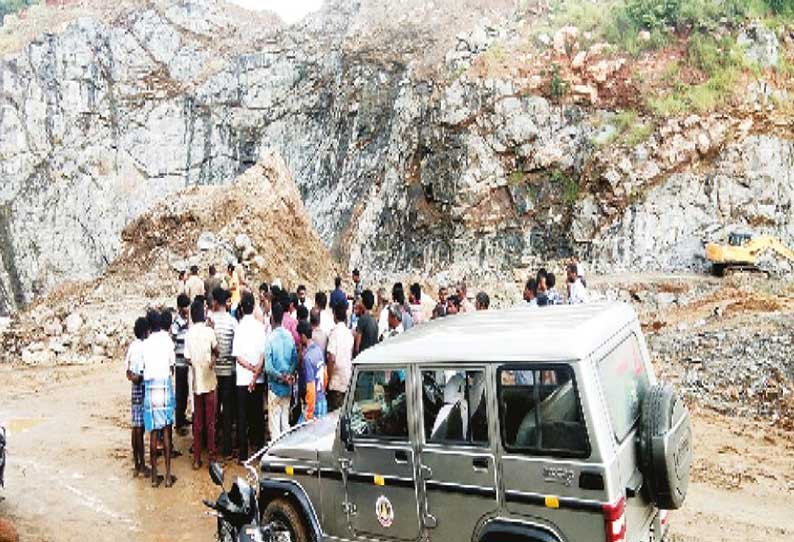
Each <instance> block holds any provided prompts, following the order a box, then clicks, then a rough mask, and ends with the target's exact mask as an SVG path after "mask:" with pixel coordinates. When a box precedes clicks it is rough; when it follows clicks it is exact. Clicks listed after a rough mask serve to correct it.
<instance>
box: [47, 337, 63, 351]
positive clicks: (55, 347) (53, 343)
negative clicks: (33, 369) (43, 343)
mask: <svg viewBox="0 0 794 542" xmlns="http://www.w3.org/2000/svg"><path fill="white" fill-rule="evenodd" d="M49 349H50V352H52V353H54V354H63V353H64V352H66V347H65V346H64V345H63V343H62V342H61V341H60V340H59V339H50V344H49Z"/></svg>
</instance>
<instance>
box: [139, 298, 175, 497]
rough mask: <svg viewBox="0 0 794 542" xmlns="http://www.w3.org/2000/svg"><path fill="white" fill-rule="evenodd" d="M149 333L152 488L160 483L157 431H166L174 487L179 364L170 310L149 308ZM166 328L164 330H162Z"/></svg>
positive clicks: (146, 371) (146, 367) (147, 422)
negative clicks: (175, 376)
mask: <svg viewBox="0 0 794 542" xmlns="http://www.w3.org/2000/svg"><path fill="white" fill-rule="evenodd" d="M146 319H147V320H148V321H149V329H150V335H149V338H147V339H146V340H145V341H144V343H143V381H144V386H145V391H144V399H143V408H144V411H143V422H144V427H145V428H146V431H147V432H148V433H149V461H150V463H151V466H152V487H157V486H159V485H160V482H161V481H162V479H161V478H160V477H158V475H157V433H158V431H161V430H162V432H163V457H164V460H165V485H166V487H171V486H172V485H173V484H174V481H175V478H174V477H172V476H171V452H172V442H173V441H172V434H171V426H172V425H173V423H174V409H175V405H174V387H173V384H172V382H171V375H172V374H173V371H174V365H175V364H176V354H175V352H174V342H173V341H172V340H171V336H170V335H169V333H168V328H169V327H170V325H171V313H170V312H168V311H165V312H163V313H162V314H161V313H158V312H157V311H149V313H148V314H147V315H146ZM163 327H164V328H165V329H163Z"/></svg>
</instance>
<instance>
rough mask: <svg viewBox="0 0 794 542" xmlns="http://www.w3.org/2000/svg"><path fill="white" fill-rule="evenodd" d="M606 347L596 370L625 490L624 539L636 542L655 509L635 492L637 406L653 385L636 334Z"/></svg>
mask: <svg viewBox="0 0 794 542" xmlns="http://www.w3.org/2000/svg"><path fill="white" fill-rule="evenodd" d="M610 347H611V349H609V350H608V351H607V352H606V353H605V354H604V355H603V357H601V358H600V359H599V360H598V362H597V363H596V370H597V371H598V380H599V381H600V382H601V389H602V390H603V393H604V400H605V402H606V407H607V412H608V413H609V420H610V424H611V426H612V438H613V443H614V446H615V452H616V454H617V458H618V470H619V472H620V482H621V487H622V488H627V489H628V491H627V495H626V534H627V539H628V540H638V539H640V538H641V537H642V536H643V535H644V534H645V531H647V530H648V529H649V528H650V523H651V519H652V518H651V515H652V514H653V512H654V510H655V509H654V507H653V506H652V505H651V503H650V502H648V500H647V498H646V496H645V493H644V492H643V491H639V489H640V483H641V481H642V475H641V474H640V471H639V467H638V466H639V457H637V446H636V444H635V443H636V436H637V429H638V422H639V418H640V405H641V404H642V401H643V399H644V398H645V393H646V392H647V391H648V389H649V388H650V387H651V385H652V384H653V383H654V382H652V380H651V377H650V375H649V371H648V365H647V364H646V362H645V360H646V359H648V358H647V356H646V355H644V354H643V348H642V343H641V342H640V339H639V338H638V336H637V334H636V333H631V334H629V335H628V336H626V337H625V338H624V339H623V340H621V341H620V342H619V343H618V344H617V345H615V346H613V345H610Z"/></svg>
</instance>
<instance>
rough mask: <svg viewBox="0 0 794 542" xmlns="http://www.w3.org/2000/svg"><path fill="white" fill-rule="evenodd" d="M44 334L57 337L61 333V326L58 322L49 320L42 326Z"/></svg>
mask: <svg viewBox="0 0 794 542" xmlns="http://www.w3.org/2000/svg"><path fill="white" fill-rule="evenodd" d="M44 333H46V334H47V335H49V336H50V337H57V336H58V335H61V334H62V333H63V324H61V321H60V320H50V321H49V322H47V323H45V324H44Z"/></svg>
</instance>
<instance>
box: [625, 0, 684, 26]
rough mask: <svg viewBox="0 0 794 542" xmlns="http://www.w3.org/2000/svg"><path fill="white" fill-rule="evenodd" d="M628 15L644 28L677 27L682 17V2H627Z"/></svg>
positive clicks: (647, 0)
mask: <svg viewBox="0 0 794 542" xmlns="http://www.w3.org/2000/svg"><path fill="white" fill-rule="evenodd" d="M626 13H627V14H628V16H629V18H630V19H631V20H632V21H633V22H634V23H635V24H637V25H638V26H642V27H644V28H660V27H664V26H676V25H677V24H678V20H679V17H680V15H681V0H627V1H626Z"/></svg>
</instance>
